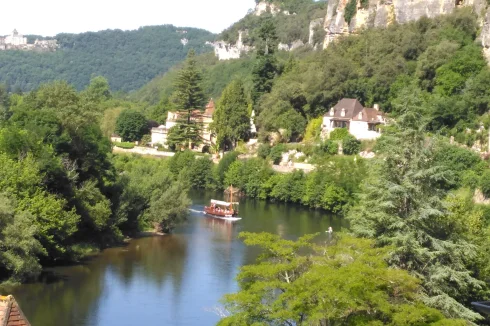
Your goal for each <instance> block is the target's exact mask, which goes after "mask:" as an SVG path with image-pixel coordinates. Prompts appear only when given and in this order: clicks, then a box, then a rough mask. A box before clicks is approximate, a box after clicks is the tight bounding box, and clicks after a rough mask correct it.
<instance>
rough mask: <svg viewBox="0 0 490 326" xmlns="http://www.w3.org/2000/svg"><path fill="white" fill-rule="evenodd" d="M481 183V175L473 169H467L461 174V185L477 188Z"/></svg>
mask: <svg viewBox="0 0 490 326" xmlns="http://www.w3.org/2000/svg"><path fill="white" fill-rule="evenodd" d="M479 184H480V176H479V175H478V174H477V173H476V172H475V171H473V170H466V171H464V172H463V173H462V174H461V185H462V186H464V187H469V188H470V189H475V188H476V187H478V185H479Z"/></svg>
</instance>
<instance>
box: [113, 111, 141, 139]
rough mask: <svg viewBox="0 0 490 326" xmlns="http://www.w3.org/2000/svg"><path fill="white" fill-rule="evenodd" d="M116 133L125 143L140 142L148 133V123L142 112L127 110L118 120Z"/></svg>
mask: <svg viewBox="0 0 490 326" xmlns="http://www.w3.org/2000/svg"><path fill="white" fill-rule="evenodd" d="M115 132H116V134H118V135H119V136H121V137H122V139H123V141H128V142H133V141H136V140H140V139H141V137H143V135H144V134H146V133H148V122H147V120H146V118H145V116H144V115H143V114H142V113H141V112H138V111H135V110H132V109H126V110H124V111H122V112H121V114H120V115H119V117H118V118H117V121H116V129H115Z"/></svg>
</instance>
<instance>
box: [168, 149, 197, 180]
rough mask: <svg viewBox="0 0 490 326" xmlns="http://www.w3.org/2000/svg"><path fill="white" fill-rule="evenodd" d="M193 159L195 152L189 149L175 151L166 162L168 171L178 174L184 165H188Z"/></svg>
mask: <svg viewBox="0 0 490 326" xmlns="http://www.w3.org/2000/svg"><path fill="white" fill-rule="evenodd" d="M194 160H195V154H194V153H193V152H191V151H183V152H178V153H176V154H175V155H174V156H173V157H172V158H171V159H170V160H169V163H168V168H169V170H170V172H172V173H173V174H174V175H179V173H180V171H182V170H183V169H184V168H186V167H190V166H191V165H192V163H193V162H194Z"/></svg>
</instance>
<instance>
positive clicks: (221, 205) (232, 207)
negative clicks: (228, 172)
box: [204, 187, 241, 221]
mask: <svg viewBox="0 0 490 326" xmlns="http://www.w3.org/2000/svg"><path fill="white" fill-rule="evenodd" d="M204 214H206V215H209V216H212V217H216V218H220V219H224V220H230V221H236V220H241V218H240V217H238V202H233V187H231V191H230V198H229V201H221V200H216V199H211V203H210V204H209V206H205V207H204Z"/></svg>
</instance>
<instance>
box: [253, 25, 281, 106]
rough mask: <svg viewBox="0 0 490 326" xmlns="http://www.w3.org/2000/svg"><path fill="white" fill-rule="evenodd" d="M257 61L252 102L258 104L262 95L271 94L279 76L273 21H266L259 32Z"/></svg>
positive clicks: (276, 38) (276, 40) (254, 70)
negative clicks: (274, 82) (274, 81)
mask: <svg viewBox="0 0 490 326" xmlns="http://www.w3.org/2000/svg"><path fill="white" fill-rule="evenodd" d="M257 39H258V41H257V46H256V47H257V61H256V63H255V65H254V67H253V70H252V83H253V86H252V101H253V102H254V104H257V101H258V100H259V99H260V97H261V96H262V94H264V93H269V92H270V91H271V89H272V84H273V80H274V78H275V77H276V74H277V60H276V57H275V55H274V53H275V49H276V48H277V44H278V37H277V33H276V27H275V25H274V22H273V21H272V20H269V19H267V20H265V21H264V22H263V23H262V25H261V27H260V28H259V30H258V32H257Z"/></svg>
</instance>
